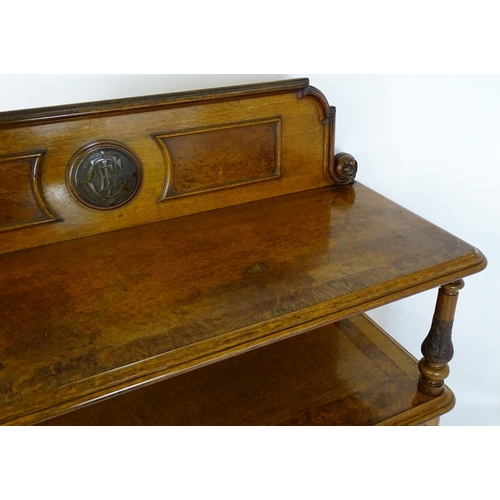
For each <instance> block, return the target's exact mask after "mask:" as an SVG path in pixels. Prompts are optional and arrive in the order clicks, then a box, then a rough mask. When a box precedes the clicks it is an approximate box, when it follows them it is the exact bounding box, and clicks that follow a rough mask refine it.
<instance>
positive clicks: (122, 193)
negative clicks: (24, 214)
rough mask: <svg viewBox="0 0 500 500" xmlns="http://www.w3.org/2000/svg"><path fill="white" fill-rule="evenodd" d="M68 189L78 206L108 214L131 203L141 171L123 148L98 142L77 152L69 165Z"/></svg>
mask: <svg viewBox="0 0 500 500" xmlns="http://www.w3.org/2000/svg"><path fill="white" fill-rule="evenodd" d="M67 180H68V186H69V190H70V192H71V194H72V195H73V197H74V198H75V199H76V200H77V201H78V202H79V203H81V204H82V205H84V206H86V207H88V208H94V209H97V210H112V209H114V208H118V207H121V206H123V205H126V204H127V203H129V202H130V201H132V200H133V198H134V197H135V195H136V194H137V193H138V191H139V188H140V187H141V181H142V167H141V164H140V162H139V160H138V159H137V157H136V156H135V155H134V154H133V153H132V151H130V150H129V149H128V148H126V147H125V146H124V145H122V144H120V143H117V142H114V141H98V142H93V143H91V144H87V145H86V146H84V147H83V148H81V149H80V150H78V151H77V152H76V153H75V155H74V156H73V158H72V159H71V161H70V163H69V170H68V179H67Z"/></svg>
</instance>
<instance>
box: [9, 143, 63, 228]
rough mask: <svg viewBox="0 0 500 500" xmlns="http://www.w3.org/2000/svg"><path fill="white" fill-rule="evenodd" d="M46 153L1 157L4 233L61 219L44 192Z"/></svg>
mask: <svg viewBox="0 0 500 500" xmlns="http://www.w3.org/2000/svg"><path fill="white" fill-rule="evenodd" d="M43 155H44V152H37V153H28V154H20V155H14V156H6V157H2V158H0V231H5V230H9V229H16V228H21V227H25V226H31V225H33V224H39V223H41V222H50V221H54V220H57V217H56V216H55V215H54V214H53V213H52V212H51V210H50V209H49V207H48V206H47V204H46V202H45V199H44V197H43V193H42V186H41V175H40V168H41V163H42V159H43Z"/></svg>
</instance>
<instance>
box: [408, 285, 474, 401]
mask: <svg viewBox="0 0 500 500" xmlns="http://www.w3.org/2000/svg"><path fill="white" fill-rule="evenodd" d="M463 287H464V281H463V280H458V281H454V282H452V283H448V284H447V285H443V286H442V287H441V288H440V289H439V293H438V298H437V302H436V310H435V312H434V317H433V319H432V326H431V329H430V332H429V334H428V335H427V337H426V338H425V340H424V342H423V343H422V354H423V355H424V357H423V358H422V359H421V360H420V362H419V363H418V369H419V370H420V379H419V381H418V388H419V389H420V391H421V392H423V393H424V394H427V395H429V396H439V395H440V394H441V393H442V392H443V386H444V379H445V378H446V377H447V376H448V375H449V373H450V369H449V368H448V362H449V361H450V360H451V358H452V357H453V343H452V341H451V330H452V327H453V318H454V317H455V309H456V306H457V300H458V292H459V290H461V289H462V288H463Z"/></svg>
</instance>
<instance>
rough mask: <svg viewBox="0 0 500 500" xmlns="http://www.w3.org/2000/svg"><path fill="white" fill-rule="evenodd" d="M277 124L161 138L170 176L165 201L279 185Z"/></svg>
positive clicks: (269, 122)
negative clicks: (237, 188) (264, 183)
mask: <svg viewBox="0 0 500 500" xmlns="http://www.w3.org/2000/svg"><path fill="white" fill-rule="evenodd" d="M280 125H281V121H280V119H279V118H274V119H270V120H262V121H257V122H256V121H251V122H246V123H237V124H227V125H219V126H215V127H206V128H203V129H195V130H186V131H180V132H171V133H165V134H158V135H156V136H155V139H156V141H157V142H158V144H159V145H160V147H161V149H162V152H163V155H164V158H165V162H166V166H167V168H166V170H167V172H168V173H167V182H166V184H165V187H164V190H163V194H162V197H161V199H162V200H164V199H165V198H167V197H172V196H182V195H187V194H193V193H201V192H203V191H210V190H214V189H223V188H228V187H233V186H240V185H243V184H248V183H252V182H259V181H265V180H271V179H277V178H279V176H280V164H281V141H280V138H281V126H280Z"/></svg>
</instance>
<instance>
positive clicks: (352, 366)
mask: <svg viewBox="0 0 500 500" xmlns="http://www.w3.org/2000/svg"><path fill="white" fill-rule="evenodd" d="M418 376H419V372H418V368H417V362H416V360H415V359H414V358H413V357H412V356H410V355H409V354H408V353H407V352H406V351H405V350H404V349H403V348H402V347H401V346H399V345H398V344H397V343H396V342H394V340H392V339H391V338H390V337H389V336H388V335H387V334H386V333H385V332H383V331H382V330H381V329H380V328H379V327H378V326H377V325H376V324H375V323H373V322H372V321H371V320H370V319H368V318H367V317H366V316H365V315H358V316H355V317H352V318H350V319H347V320H343V321H340V322H338V323H334V324H332V325H328V326H326V327H322V328H319V329H317V330H314V331H311V332H308V333H303V334H301V335H297V336H295V337H292V338H289V339H287V340H283V341H281V342H277V343H275V344H271V345H268V346H266V347H262V348H260V349H256V350H254V351H251V352H247V353H245V354H242V355H240V356H236V357H233V358H230V359H227V360H225V361H221V362H219V363H216V364H213V365H210V366H206V367H203V368H200V369H198V370H194V371H192V372H189V373H185V374H183V375H180V376H177V377H174V378H171V379H167V380H164V381H163V382H159V383H156V384H154V385H150V386H146V387H143V388H141V389H138V390H135V391H132V392H129V393H126V394H123V395H121V396H118V397H115V398H112V399H108V400H106V401H102V402H100V403H98V404H94V405H92V406H88V407H85V408H82V409H80V410H78V411H74V412H72V413H68V414H66V415H62V416H60V417H57V418H54V419H52V420H49V421H48V422H45V424H47V425H103V426H104V425H122V426H124V425H168V426H173V425H183V426H186V425H207V426H208V425H232V426H235V425H420V424H424V423H426V422H429V423H433V422H435V421H436V420H435V419H436V418H438V417H439V416H440V415H442V414H444V413H446V412H448V411H450V410H451V409H452V408H453V406H454V403H455V398H454V396H453V393H452V392H451V391H450V390H449V389H448V388H445V391H444V393H443V394H442V395H441V396H438V397H436V398H431V397H428V396H425V395H423V394H422V393H420V392H419V391H418V390H417V381H418ZM42 425H43V424H42Z"/></svg>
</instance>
